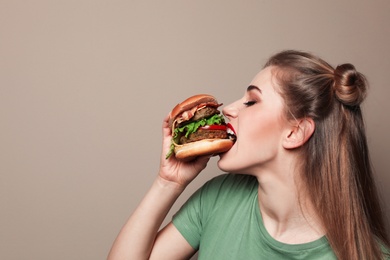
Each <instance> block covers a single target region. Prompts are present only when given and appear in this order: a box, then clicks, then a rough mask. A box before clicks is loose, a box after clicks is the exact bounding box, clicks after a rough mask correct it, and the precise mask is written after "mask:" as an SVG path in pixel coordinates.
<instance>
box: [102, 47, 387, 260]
mask: <svg viewBox="0 0 390 260" xmlns="http://www.w3.org/2000/svg"><path fill="white" fill-rule="evenodd" d="M365 95H366V80H365V78H364V76H363V75H362V74H360V73H359V72H357V71H356V70H355V68H354V66H353V65H351V64H344V65H340V66H338V67H336V68H335V69H334V68H333V67H332V66H330V65H329V64H328V63H326V62H325V61H323V60H321V59H320V58H318V57H316V56H313V55H311V54H308V53H304V52H298V51H284V52H281V53H278V54H276V55H274V56H273V57H271V58H270V59H269V61H268V62H267V63H266V65H265V67H264V69H263V70H261V71H260V72H259V74H257V75H256V76H255V78H254V79H253V81H252V82H251V83H250V85H249V87H248V88H247V89H246V90H245V94H244V96H243V97H242V98H241V99H239V100H238V101H236V102H234V103H233V104H230V105H229V106H227V107H225V108H224V110H223V113H224V115H225V116H226V117H227V118H228V119H229V122H230V125H231V127H232V128H233V130H234V132H235V133H236V135H237V141H236V142H235V144H234V146H233V147H232V148H231V150H229V151H228V152H227V153H225V154H222V155H221V156H220V160H219V162H218V166H219V167H220V168H221V169H222V170H223V171H225V172H229V174H223V175H220V176H218V177H216V178H214V179H212V180H210V181H209V182H207V183H206V184H205V185H204V186H203V187H202V188H201V189H199V190H198V191H197V192H196V193H195V194H194V195H193V196H192V197H191V198H190V199H189V200H188V201H187V202H186V203H185V205H184V206H183V207H182V208H181V209H180V210H179V212H178V213H177V214H175V216H174V218H173V220H172V222H171V223H169V224H168V225H167V226H166V227H164V228H163V229H162V230H160V231H159V229H160V225H161V223H162V222H163V219H164V218H165V216H166V214H167V213H168V211H169V209H170V208H171V206H172V205H173V203H174V202H175V200H176V199H177V198H178V196H179V195H180V194H181V192H182V191H183V190H184V189H185V188H186V186H187V185H188V184H189V183H190V182H191V181H192V180H193V179H194V178H195V177H196V176H197V175H198V174H199V173H200V172H201V171H202V170H203V169H204V168H205V167H206V165H207V162H208V160H209V158H208V157H204V158H198V159H197V160H195V161H192V162H189V163H183V162H179V161H177V160H175V158H174V157H173V156H172V157H170V158H169V159H168V160H166V159H165V154H166V153H167V151H168V150H169V146H170V139H171V132H170V129H169V128H168V122H167V120H168V118H166V119H165V121H164V124H163V151H162V157H161V166H160V171H159V174H158V175H157V178H156V180H155V181H154V183H153V185H152V187H151V189H150V190H149V192H148V193H147V194H146V196H145V197H144V199H143V200H142V202H141V203H140V205H139V206H138V208H137V209H136V210H135V211H134V213H133V214H132V215H131V217H130V218H129V220H128V222H127V223H126V224H125V226H124V227H123V228H122V230H121V232H120V233H119V235H118V237H117V239H116V240H115V242H114V245H113V247H112V249H111V252H110V254H109V259H188V258H190V257H191V255H193V254H194V253H195V252H196V251H197V250H199V259H386V257H390V256H389V255H388V248H389V239H388V237H387V234H386V229H385V227H384V225H385V223H384V220H383V217H382V209H381V206H380V203H379V198H378V194H377V190H376V188H375V184H374V180H373V174H372V170H371V166H370V160H369V154H368V148H367V142H366V136H365V132H364V124H363V118H362V113H361V110H360V103H361V102H362V101H363V99H364V97H365ZM386 252H387V253H386Z"/></svg>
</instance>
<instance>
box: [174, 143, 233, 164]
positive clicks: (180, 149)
mask: <svg viewBox="0 0 390 260" xmlns="http://www.w3.org/2000/svg"><path fill="white" fill-rule="evenodd" d="M233 143H234V142H233V141H232V140H230V139H204V140H201V141H196V142H192V143H186V144H182V145H177V146H176V147H175V157H176V158H177V159H179V160H182V161H190V160H193V159H195V158H196V157H198V156H204V155H213V154H219V153H223V152H226V151H228V150H229V149H230V148H232V146H233Z"/></svg>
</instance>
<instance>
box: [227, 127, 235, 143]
mask: <svg viewBox="0 0 390 260" xmlns="http://www.w3.org/2000/svg"><path fill="white" fill-rule="evenodd" d="M226 126H227V130H226V132H227V134H228V136H229V139H230V140H233V141H234V142H235V141H236V140H237V135H236V131H235V130H234V128H233V126H232V125H231V124H230V123H228V124H227V125H226Z"/></svg>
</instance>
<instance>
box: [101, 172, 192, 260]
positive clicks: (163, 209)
mask: <svg viewBox="0 0 390 260" xmlns="http://www.w3.org/2000/svg"><path fill="white" fill-rule="evenodd" d="M183 190H184V188H183V187H181V186H179V185H177V184H174V183H171V182H169V181H166V180H164V179H162V178H160V177H158V178H157V179H156V180H155V181H154V182H153V185H152V187H151V188H150V189H149V191H148V193H147V194H146V195H145V197H144V198H143V200H142V201H141V203H140V204H139V206H138V207H137V208H136V210H135V211H134V213H133V214H132V215H131V216H130V218H129V220H128V221H127V222H126V224H125V225H124V226H123V228H122V230H121V231H120V233H119V235H118V237H117V238H116V240H115V241H114V244H113V246H112V248H111V251H110V254H109V256H108V259H109V260H114V259H115V260H117V259H148V257H149V255H150V252H151V250H152V248H153V244H154V240H155V238H156V235H157V232H158V230H159V228H160V226H161V224H162V222H163V221H164V218H165V217H166V215H167V214H168V212H169V210H170V209H171V207H172V205H173V204H174V203H175V201H176V199H177V198H178V197H179V196H180V194H181V193H182V192H183Z"/></svg>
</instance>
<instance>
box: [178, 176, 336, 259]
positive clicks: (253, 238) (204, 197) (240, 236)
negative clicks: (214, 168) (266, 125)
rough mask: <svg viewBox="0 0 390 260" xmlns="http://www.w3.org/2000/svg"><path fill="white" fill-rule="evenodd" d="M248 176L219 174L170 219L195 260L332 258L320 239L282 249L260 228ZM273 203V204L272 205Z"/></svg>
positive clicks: (253, 183) (254, 185)
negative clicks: (193, 254) (194, 254)
mask: <svg viewBox="0 0 390 260" xmlns="http://www.w3.org/2000/svg"><path fill="white" fill-rule="evenodd" d="M257 188H258V182H257V180H256V179H255V178H254V177H252V176H247V175H233V174H224V175H221V176H218V177H216V178H214V179H212V180H211V181H209V182H207V183H206V184H205V185H204V186H203V187H202V188H201V189H199V190H198V191H197V192H195V193H194V195H192V196H191V198H190V199H189V200H188V201H187V202H186V203H185V204H184V205H183V207H182V208H181V209H180V210H179V212H177V213H176V214H175V215H174V217H173V224H174V225H175V227H176V228H177V229H178V230H179V232H180V233H181V234H182V235H183V236H184V238H185V239H186V240H187V241H188V243H189V244H190V245H191V246H192V247H193V248H194V249H196V250H198V249H199V254H198V257H199V258H198V259H213V260H218V259H224V260H226V259H245V260H250V259H267V260H268V259H327V260H328V259H336V257H335V255H334V253H333V251H332V249H331V247H330V246H329V243H328V241H327V239H326V238H325V237H322V238H320V239H318V240H316V241H313V242H310V243H305V244H296V245H291V244H284V243H281V242H279V241H276V240H275V239H273V238H272V237H271V236H270V234H269V233H268V232H267V230H266V229H265V227H264V225H263V220H262V217H261V214H260V209H259V204H258V199H257ZM275 203H277V201H276V202H275Z"/></svg>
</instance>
